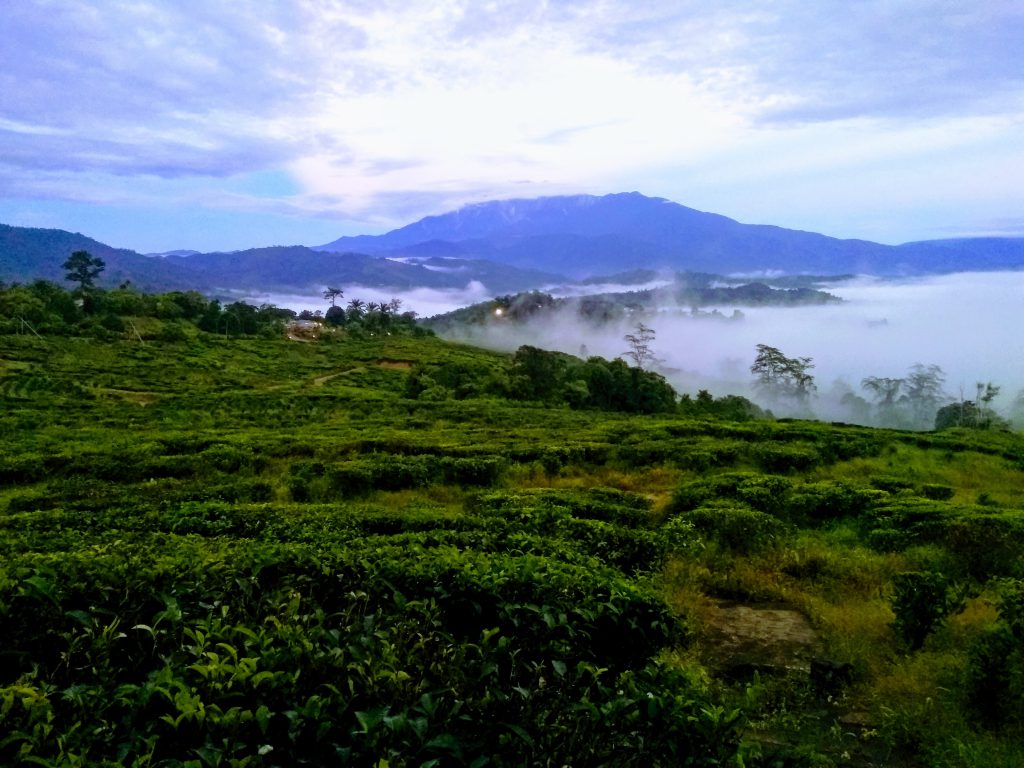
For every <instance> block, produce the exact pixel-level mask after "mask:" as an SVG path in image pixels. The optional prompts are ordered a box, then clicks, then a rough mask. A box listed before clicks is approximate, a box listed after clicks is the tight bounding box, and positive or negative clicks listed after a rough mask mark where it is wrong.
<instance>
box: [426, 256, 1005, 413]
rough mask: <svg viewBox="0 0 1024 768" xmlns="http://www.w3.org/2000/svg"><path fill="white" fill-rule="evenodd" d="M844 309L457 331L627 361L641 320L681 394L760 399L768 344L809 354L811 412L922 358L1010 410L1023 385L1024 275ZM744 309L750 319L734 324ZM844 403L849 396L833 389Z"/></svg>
mask: <svg viewBox="0 0 1024 768" xmlns="http://www.w3.org/2000/svg"><path fill="white" fill-rule="evenodd" d="M824 289H825V290H827V291H828V292H830V293H832V294H834V295H836V296H838V297H840V298H842V299H843V303H841V304H829V305H822V306H808V307H743V306H721V307H717V309H718V310H719V313H720V314H719V315H712V314H711V313H712V310H713V309H715V308H713V307H703V308H701V310H700V312H699V314H700V316H698V317H694V316H693V315H692V310H691V309H690V308H689V307H664V308H662V309H661V310H660V311H658V312H656V313H655V312H645V313H642V314H641V313H639V312H634V313H633V314H631V315H629V316H628V317H627V318H625V319H622V320H621V321H616V322H611V323H606V324H601V325H595V324H592V323H590V322H587V321H585V320H583V319H581V318H580V317H579V316H578V315H577V314H576V312H575V311H574V310H572V309H564V310H561V311H559V312H558V313H557V314H555V315H554V316H552V315H551V314H548V313H542V314H540V315H539V316H538V317H536V318H533V319H531V320H529V321H527V322H524V323H512V322H507V321H504V320H503V318H500V317H496V318H494V319H493V321H492V322H490V323H488V324H486V325H481V326H470V327H466V328H465V329H464V330H462V331H461V332H458V333H448V334H446V335H449V336H452V337H453V338H459V339H461V340H464V341H468V342H471V343H474V344H480V345H482V346H487V347H491V348H495V349H503V350H510V351H511V350H514V349H516V348H517V347H519V346H520V345H522V344H531V345H534V346H538V347H542V348H546V349H556V350H560V351H563V352H567V353H570V354H573V355H580V354H581V353H583V354H586V355H600V356H602V357H607V358H613V357H617V356H620V355H622V354H623V353H624V352H625V351H626V349H627V344H626V342H625V341H624V340H623V337H624V335H625V334H627V333H630V332H631V331H633V330H634V329H635V327H636V324H637V323H638V322H641V321H642V322H644V323H645V324H646V325H648V326H649V327H651V328H652V329H653V330H654V331H655V333H656V337H655V339H654V341H653V343H652V345H651V346H652V349H653V351H654V353H655V355H657V357H658V358H660V359H661V361H662V362H661V365H660V367H659V369H660V370H661V371H662V372H663V373H664V374H665V375H666V377H667V378H668V379H669V380H670V381H671V382H672V384H673V385H674V386H676V388H677V389H679V391H680V392H691V393H692V392H695V391H696V390H697V389H698V388H707V389H709V390H710V391H711V392H712V393H713V394H716V395H719V394H747V395H752V392H751V390H750V384H751V383H752V378H751V375H750V372H749V368H750V365H751V363H752V362H753V359H754V355H755V347H756V345H757V344H768V345H771V346H773V347H777V348H778V349H780V350H781V351H782V352H784V353H785V354H786V355H788V356H790V357H810V358H813V362H814V365H815V368H814V370H813V371H812V373H813V374H814V376H815V381H816V383H817V385H818V394H819V397H818V398H817V400H816V401H815V402H814V403H812V408H813V409H814V410H815V412H816V413H818V414H819V415H822V416H829V415H836V414H829V413H824V412H823V410H828V402H827V401H828V400H829V399H830V398H829V395H830V390H832V389H833V386H834V384H835V383H836V382H837V381H842V382H845V383H846V384H848V385H849V386H851V387H852V388H853V389H854V391H855V392H857V393H858V394H860V395H862V396H866V393H865V392H863V390H862V389H861V387H860V382H861V380H862V379H863V378H865V377H868V376H878V377H892V378H900V377H903V376H905V375H906V373H907V371H908V369H909V368H910V367H911V366H912V365H913V364H915V363H923V364H925V365H931V364H935V365H938V366H940V367H941V368H942V370H943V371H944V372H945V375H946V384H945V390H946V392H947V393H948V394H949V395H951V396H954V397H957V398H959V395H960V389H961V387H962V388H963V392H964V397H965V398H967V399H973V397H974V391H975V389H974V388H975V382H977V381H992V382H993V383H995V384H997V385H1000V386H1001V387H1002V395H1001V397H1000V398H999V400H997V401H996V405H997V406H1000V405H1001V406H1003V407H1005V406H1007V405H1008V403H1009V401H1010V400H1011V399H1012V398H1013V397H1014V396H1015V395H1016V394H1017V392H1018V391H1019V390H1020V389H1021V388H1022V387H1024V337H1022V334H1021V328H1022V326H1024V323H1022V321H1024V272H986V273H960V274H951V275H943V276H939V277H929V278H924V279H914V280H901V281H892V280H888V281H884V280H878V279H874V278H862V279H856V280H850V281H843V282H838V283H834V284H830V285H826V286H824ZM736 309H739V310H740V312H741V313H742V319H731V317H730V316H731V315H732V313H733V311H734V310H736ZM832 394H834V395H835V398H834V399H838V397H839V396H840V395H841V394H842V390H840V391H839V392H833V393H832Z"/></svg>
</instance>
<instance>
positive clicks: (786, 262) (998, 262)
mask: <svg viewBox="0 0 1024 768" xmlns="http://www.w3.org/2000/svg"><path fill="white" fill-rule="evenodd" d="M317 249H318V250H328V251H330V250H339V249H340V250H345V249H355V250H359V251H361V252H365V253H371V254H386V255H388V256H392V257H401V256H403V255H415V254H419V253H423V252H425V251H426V252H429V253H430V254H431V255H433V256H448V257H453V258H478V259H487V260H490V261H496V262H499V263H503V264H509V265H514V266H517V267H520V268H533V269H541V268H543V269H553V270H557V271H560V272H565V273H567V274H570V275H572V276H574V277H592V276H594V275H597V274H601V273H606V272H621V271H628V270H631V269H636V268H638V267H644V268H647V269H673V270H680V271H707V272H718V273H736V272H747V273H750V272H765V271H774V270H779V271H782V272H786V273H807V272H814V273H818V274H835V273H839V272H843V273H848V272H854V273H866V274H875V275H883V276H885V275H904V274H926V273H932V272H951V271H961V270H970V269H1004V268H1016V267H1021V266H1024V239H1015V238H973V239H966V240H953V241H925V242H921V243H907V244H905V245H901V246H890V245H882V244H880V243H873V242H869V241H867V240H840V239H837V238H833V237H828V236H826V235H821V234H817V233H815V232H803V231H799V230H791V229H784V228H782V227H776V226H770V225H764V224H741V223H739V222H737V221H734V220H733V219H730V218H727V217H725V216H720V215H718V214H713V213H704V212H701V211H697V210H694V209H692V208H687V207H686V206H683V205H679V204H678V203H673V202H671V201H668V200H664V199H662V198H652V197H646V196H644V195H641V194H639V193H637V192H629V193H620V194H612V195H604V196H603V197H595V196H592V195H575V196H563V197H545V198H538V199H533V200H503V201H492V202H486V203H478V204H475V205H469V206H466V207H464V208H461V209H459V210H457V211H453V212H451V213H446V214H442V215H440V216H428V217H427V218H425V219H422V220H420V221H417V222H415V223H413V224H409V225H407V226H405V227H401V228H400V229H396V230H393V231H391V232H388V233H386V234H383V235H376V236H370V235H361V236H358V237H342V238H339V239H338V240H335V241H333V242H331V243H328V244H326V245H323V246H317Z"/></svg>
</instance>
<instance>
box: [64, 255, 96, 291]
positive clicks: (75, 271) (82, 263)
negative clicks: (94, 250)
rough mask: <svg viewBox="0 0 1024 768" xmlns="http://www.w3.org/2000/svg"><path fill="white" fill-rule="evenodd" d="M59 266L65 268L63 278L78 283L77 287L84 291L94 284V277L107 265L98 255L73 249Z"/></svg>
mask: <svg viewBox="0 0 1024 768" xmlns="http://www.w3.org/2000/svg"><path fill="white" fill-rule="evenodd" d="M61 266H62V269H64V270H65V274H64V279H65V280H68V281H69V282H72V283H78V287H79V289H80V290H82V291H84V290H85V289H86V288H92V287H93V286H94V285H95V284H96V278H97V277H99V276H100V273H101V272H103V270H104V269H105V268H106V266H107V265H106V263H105V262H104V261H103V259H101V258H100V257H99V256H93V255H92V254H91V253H89V252H88V251H75V252H74V253H72V254H71V255H70V256H68V258H67V260H66V261H65V262H64V264H63V265H61Z"/></svg>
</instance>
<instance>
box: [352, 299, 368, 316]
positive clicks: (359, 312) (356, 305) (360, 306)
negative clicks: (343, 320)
mask: <svg viewBox="0 0 1024 768" xmlns="http://www.w3.org/2000/svg"><path fill="white" fill-rule="evenodd" d="M365 309H366V302H364V301H363V300H362V299H352V301H350V302H349V303H348V315H349V317H362V316H363V312H364V311H365Z"/></svg>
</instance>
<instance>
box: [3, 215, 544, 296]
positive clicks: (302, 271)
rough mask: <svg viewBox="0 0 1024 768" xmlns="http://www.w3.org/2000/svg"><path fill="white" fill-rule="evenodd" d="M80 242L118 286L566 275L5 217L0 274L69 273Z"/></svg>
mask: <svg viewBox="0 0 1024 768" xmlns="http://www.w3.org/2000/svg"><path fill="white" fill-rule="evenodd" d="M79 250H84V251H88V252H89V253H90V254H91V255H92V256H94V257H98V258H101V259H103V260H104V262H105V263H106V270H105V271H104V272H103V274H102V275H101V276H100V278H99V282H100V284H102V285H107V286H115V285H120V284H121V283H123V282H125V281H131V282H132V283H133V284H134V285H136V286H138V287H140V288H142V289H144V290H162V291H166V290H200V291H204V292H206V293H210V292H216V291H232V290H234V291H268V292H287V291H295V292H301V291H305V292H311V291H312V292H319V291H320V290H322V289H323V287H324V286H327V285H340V286H347V285H361V286H368V287H372V286H377V287H387V288H394V289H407V288H416V287H429V288H465V287H466V284H467V283H469V282H470V281H473V280H477V281H481V282H485V283H486V285H487V286H488V287H490V288H491V290H493V291H495V292H504V291H519V290H524V289H527V288H532V287H534V286H536V285H541V284H544V283H550V282H554V281H558V280H562V279H564V278H562V277H561V276H559V275H557V274H553V273H551V272H544V271H539V270H530V269H519V268H516V267H512V266H507V265H502V264H496V263H490V262H484V261H479V260H472V259H470V260H464V261H460V262H459V263H457V264H440V265H435V264H430V263H427V264H408V263H403V262H401V261H395V260H390V259H384V258H379V257H376V256H367V255H365V254H360V253H351V252H349V253H324V252H321V251H315V250H312V249H310V248H305V247H303V246H272V247H268V248H251V249H248V250H244V251H236V252H232V253H205V254H197V253H190V252H185V253H187V255H175V254H174V253H171V254H169V255H161V256H143V255H141V254H138V253H136V252H134V251H130V250H125V249H118V248H112V247H110V246H109V245H105V244H104V243H100V242H98V241H96V240H93V239H91V238H88V237H85V236H84V235H80V234H76V233H71V232H65V231H63V230H58V229H31V228H24V227H10V226H6V225H0V281H20V282H29V281H31V280H35V279H45V280H53V281H60V280H62V278H63V276H64V269H63V268H62V266H61V265H62V264H63V263H64V261H65V260H66V259H67V258H68V256H69V255H70V254H71V253H73V252H74V251H79Z"/></svg>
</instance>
